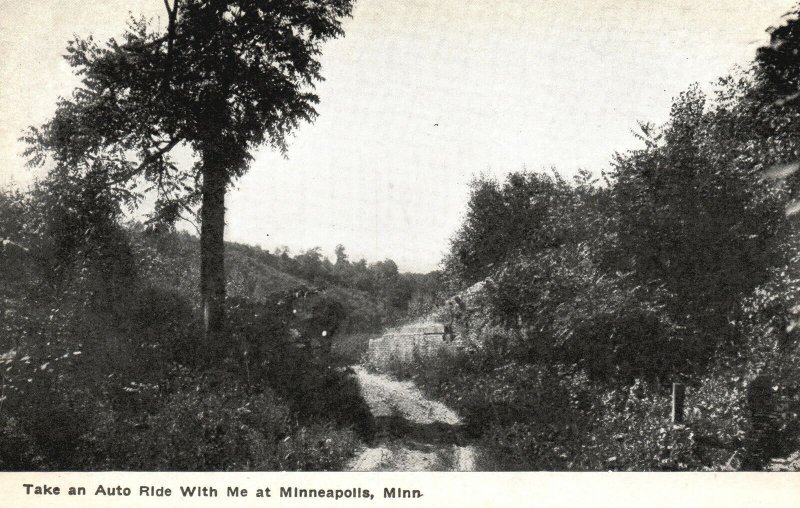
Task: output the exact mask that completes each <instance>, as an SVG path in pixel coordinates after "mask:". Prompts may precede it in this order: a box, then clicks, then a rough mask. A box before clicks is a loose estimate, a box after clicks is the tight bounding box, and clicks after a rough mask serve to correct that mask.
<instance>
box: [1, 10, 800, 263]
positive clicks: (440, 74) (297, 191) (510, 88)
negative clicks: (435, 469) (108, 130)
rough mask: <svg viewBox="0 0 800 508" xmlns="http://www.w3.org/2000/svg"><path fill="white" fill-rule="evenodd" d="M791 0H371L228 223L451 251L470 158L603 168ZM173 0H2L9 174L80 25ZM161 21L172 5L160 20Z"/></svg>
mask: <svg viewBox="0 0 800 508" xmlns="http://www.w3.org/2000/svg"><path fill="white" fill-rule="evenodd" d="M794 4H795V2H794V1H784V0H720V1H716V2H698V1H697V0H614V1H611V0H561V1H558V2H555V1H551V0H497V1H491V2H490V1H469V0H358V2H357V3H356V8H355V11H354V13H353V18H352V19H350V20H347V21H346V23H345V30H346V36H345V38H344V39H341V40H336V41H332V42H330V43H328V44H327V45H326V46H325V48H324V56H323V59H322V62H323V66H324V68H323V74H324V76H325V77H326V81H325V82H324V83H321V84H320V85H319V87H318V90H317V92H318V94H319V96H320V99H321V104H320V105H319V108H318V111H319V113H320V117H319V118H318V120H317V121H316V123H315V124H313V125H305V126H303V127H302V128H301V129H299V130H298V132H297V133H296V135H295V136H294V137H293V139H292V140H290V149H289V158H288V159H283V158H282V157H281V156H280V155H278V154H276V153H271V152H270V151H268V150H261V151H259V152H258V153H257V156H256V160H255V163H254V164H253V166H252V168H251V170H250V172H249V173H248V174H247V175H246V176H245V177H244V178H242V179H241V180H240V181H238V182H237V185H236V189H235V190H233V191H232V192H231V194H230V196H229V199H228V216H227V222H228V227H227V230H226V234H227V238H228V239H230V240H234V241H239V242H245V243H251V244H258V245H261V246H262V247H265V248H269V249H273V248H275V247H277V246H280V245H286V246H289V247H290V248H291V249H292V251H294V252H297V251H299V250H302V249H306V248H310V247H314V246H320V247H322V248H323V251H324V252H325V253H326V254H327V255H332V253H333V249H334V247H335V245H336V244H338V243H342V244H344V245H345V246H346V247H347V249H348V252H349V253H350V256H351V258H358V257H366V258H367V259H368V260H370V261H376V260H380V259H384V258H392V259H394V260H395V261H397V263H398V265H399V266H400V268H401V270H406V271H427V270H431V269H434V268H436V266H437V264H438V262H439V260H440V259H441V257H442V253H443V252H444V251H445V250H446V249H447V245H448V238H449V237H450V236H451V235H452V233H453V232H454V231H455V230H456V229H457V227H458V225H459V223H460V220H461V215H462V213H463V210H464V206H465V203H466V200H467V197H468V187H467V184H468V182H469V180H470V179H471V177H472V176H473V175H476V174H478V173H489V174H493V175H498V176H502V175H504V174H505V173H507V172H509V171H513V170H517V169H521V168H523V167H526V168H528V169H539V168H544V167H549V166H551V165H553V166H556V167H557V168H559V170H560V171H562V172H563V173H565V174H572V173H574V172H575V171H576V170H577V169H579V168H586V169H590V170H592V171H595V172H599V171H600V170H602V169H605V168H607V167H608V161H609V160H610V157H611V154H612V153H613V152H614V151H621V150H625V149H628V148H631V147H633V146H635V140H634V138H633V136H632V135H631V134H630V131H631V130H632V129H634V128H635V127H636V121H637V120H651V121H656V122H660V121H663V120H664V119H665V118H666V115H667V112H668V111H669V107H670V101H671V98H672V97H673V96H675V95H677V94H678V93H679V92H680V91H682V90H683V89H685V88H686V87H687V86H688V85H690V84H691V83H693V82H700V83H701V84H708V83H710V82H711V81H713V80H714V79H715V78H717V77H719V76H721V75H723V74H725V73H726V72H728V71H729V70H730V69H731V68H732V66H733V65H735V64H737V63H738V64H746V63H747V62H749V61H750V60H751V59H752V57H753V56H754V52H755V49H756V48H757V47H758V46H759V44H763V43H764V42H765V41H766V40H767V35H766V33H765V29H766V28H767V27H769V26H770V25H776V24H779V23H780V17H781V15H782V14H783V13H785V12H786V11H788V10H789V9H790V8H791V7H792V6H793V5H794ZM162 10H163V3H162V0H127V1H122V0H103V1H96V2H91V1H87V0H84V1H66V0H30V1H29V2H19V1H18V0H0V119H2V120H0V185H8V184H9V182H11V181H13V182H15V183H16V184H17V185H24V184H26V183H28V182H30V181H31V179H32V178H33V175H32V174H31V173H30V171H29V170H26V169H23V166H22V161H21V159H20V157H19V152H20V151H21V150H22V146H21V145H20V144H19V143H18V142H17V140H16V139H17V138H18V137H19V135H20V132H21V130H22V129H23V128H24V127H25V126H26V125H29V124H36V123H41V122H42V121H44V120H46V119H47V117H48V115H49V114H51V113H52V111H53V109H54V104H55V100H56V98H57V97H58V96H59V95H67V94H69V92H70V90H71V88H72V87H73V86H74V85H75V79H74V78H73V77H72V76H71V73H70V69H69V68H68V67H67V66H66V64H65V63H64V62H63V61H62V59H61V55H62V54H63V52H64V47H65V46H66V42H67V40H68V39H69V38H70V37H71V35H72V34H73V33H77V34H80V35H86V34H89V33H93V34H94V35H95V36H96V37H99V38H106V37H108V36H111V35H115V34H118V33H120V32H121V30H122V28H123V27H124V23H125V19H126V18H127V12H128V11H133V12H134V13H146V14H149V15H153V16H158V15H162V17H163V14H162ZM156 22H158V21H156Z"/></svg>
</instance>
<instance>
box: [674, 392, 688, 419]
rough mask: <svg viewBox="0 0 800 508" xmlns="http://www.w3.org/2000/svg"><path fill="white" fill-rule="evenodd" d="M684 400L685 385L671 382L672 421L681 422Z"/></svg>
mask: <svg viewBox="0 0 800 508" xmlns="http://www.w3.org/2000/svg"><path fill="white" fill-rule="evenodd" d="M685 400H686V386H684V384H683V383H672V423H683V406H684V402H685Z"/></svg>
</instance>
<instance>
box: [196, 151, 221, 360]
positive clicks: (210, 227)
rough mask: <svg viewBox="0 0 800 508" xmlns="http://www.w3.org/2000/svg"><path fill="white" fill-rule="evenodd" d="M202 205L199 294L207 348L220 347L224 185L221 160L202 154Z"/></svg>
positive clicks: (211, 155)
mask: <svg viewBox="0 0 800 508" xmlns="http://www.w3.org/2000/svg"><path fill="white" fill-rule="evenodd" d="M202 157H203V161H202V164H203V204H202V209H201V212H200V219H201V222H202V224H201V230H200V295H201V298H202V308H203V330H204V334H205V338H206V345H207V346H211V347H212V348H216V347H217V346H219V344H218V340H219V335H220V334H221V332H222V331H223V330H224V328H225V242H224V232H225V186H226V183H227V172H226V169H227V168H226V167H225V163H224V158H223V157H220V156H219V155H218V154H215V153H213V152H212V151H210V150H209V151H204V152H203V154H202Z"/></svg>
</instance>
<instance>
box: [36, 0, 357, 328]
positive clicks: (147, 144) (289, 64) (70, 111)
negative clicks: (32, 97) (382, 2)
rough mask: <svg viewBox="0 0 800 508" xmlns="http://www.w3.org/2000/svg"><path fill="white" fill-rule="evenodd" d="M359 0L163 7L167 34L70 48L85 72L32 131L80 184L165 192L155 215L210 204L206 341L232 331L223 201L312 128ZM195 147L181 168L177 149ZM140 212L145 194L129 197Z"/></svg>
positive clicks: (131, 27)
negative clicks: (325, 74) (190, 162)
mask: <svg viewBox="0 0 800 508" xmlns="http://www.w3.org/2000/svg"><path fill="white" fill-rule="evenodd" d="M352 3H353V0H172V3H170V1H169V0H164V7H165V9H166V13H167V16H166V18H167V24H166V29H165V30H160V29H158V28H155V27H154V26H153V24H152V22H151V21H149V20H147V19H144V18H138V19H135V18H132V19H131V20H130V22H129V24H128V28H127V30H126V32H125V33H124V35H123V38H122V40H121V41H118V40H116V39H111V40H109V41H108V42H107V43H106V44H104V45H100V44H98V43H96V42H95V41H94V40H93V39H92V37H91V36H90V37H88V38H85V39H84V38H76V39H75V40H73V41H71V42H70V44H69V46H68V49H67V55H66V59H67V61H68V62H69V63H70V65H71V66H72V67H74V68H75V69H76V72H77V74H78V75H80V76H83V82H82V85H81V86H80V87H78V88H77V89H76V90H75V91H74V92H73V94H72V96H71V97H70V98H68V99H61V100H60V101H59V103H58V105H57V109H56V112H55V115H54V116H53V118H52V119H51V120H50V121H49V122H47V123H46V124H45V125H43V126H42V127H39V128H31V129H30V130H29V132H28V134H27V135H26V140H27V141H28V143H29V149H28V152H27V153H28V156H29V157H30V162H31V164H43V163H44V162H45V160H47V159H48V158H49V159H51V160H52V161H53V162H54V167H53V170H52V171H53V172H54V173H57V174H61V175H63V176H64V177H67V178H76V177H77V178H80V177H81V176H82V175H84V174H86V173H88V172H89V171H93V170H96V168H97V167H98V165H102V167H103V170H104V171H105V172H107V174H108V180H107V181H108V182H109V185H110V186H112V187H116V188H122V189H127V190H130V189H137V190H143V189H144V187H143V186H142V184H146V185H147V187H148V188H149V189H154V190H155V191H156V192H157V193H158V199H157V202H156V209H155V213H154V219H156V220H160V221H165V222H167V223H173V222H174V221H175V220H176V219H177V218H178V217H180V215H181V213H183V212H185V211H190V210H191V208H192V205H196V204H197V203H201V209H200V220H201V222H202V227H201V281H200V289H201V295H202V308H203V314H204V322H205V330H206V336H207V338H208V337H213V336H214V335H215V334H216V333H217V332H219V331H220V330H221V329H222V328H223V326H224V317H225V315H224V299H225V271H224V243H223V233H224V226H225V194H226V188H227V186H228V185H229V184H230V183H231V181H233V180H234V179H235V178H237V177H239V176H241V175H242V174H243V173H244V172H245V171H246V170H247V168H248V165H249V162H250V161H251V155H250V154H251V151H252V150H253V149H254V148H255V147H256V146H258V145H261V144H263V143H268V144H270V145H271V146H272V147H274V148H276V149H278V150H280V151H281V152H283V153H285V151H286V143H285V139H286V136H287V135H288V134H289V133H290V132H292V131H293V130H294V129H295V128H296V127H297V126H298V125H299V124H300V123H301V122H303V121H313V119H314V118H315V117H316V114H317V113H316V111H315V109H314V106H315V104H317V103H318V97H317V96H316V95H315V94H314V92H313V88H314V84H315V83H316V82H317V81H319V80H321V79H322V76H321V74H320V63H319V60H318V57H319V55H320V45H321V43H322V42H324V41H326V40H328V39H331V38H335V37H339V36H341V35H343V31H342V27H341V20H342V19H343V18H345V17H347V16H349V15H350V13H351V10H352ZM180 147H185V148H188V149H189V150H191V152H192V153H193V154H194V160H195V164H194V166H193V167H191V168H187V167H179V165H178V164H177V163H176V162H175V157H174V155H173V154H174V152H176V149H179V148H180ZM127 195H128V196H130V198H129V204H130V205H131V206H133V205H135V204H136V203H138V201H139V200H140V199H141V193H139V192H137V193H131V194H127Z"/></svg>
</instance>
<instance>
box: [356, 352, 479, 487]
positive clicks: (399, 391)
mask: <svg viewBox="0 0 800 508" xmlns="http://www.w3.org/2000/svg"><path fill="white" fill-rule="evenodd" d="M353 370H354V371H355V375H356V378H357V379H358V382H359V385H360V386H361V393H362V395H363V396H364V399H365V400H366V402H367V404H368V405H369V408H370V412H371V413H372V416H373V417H374V418H375V425H376V428H377V433H376V438H375V440H374V442H373V443H371V444H370V445H369V446H368V447H366V448H365V449H363V450H362V451H361V453H360V454H359V455H357V456H356V457H355V458H354V459H353V460H352V461H351V463H350V465H349V469H350V470H351V471H474V470H475V459H476V451H475V448H474V447H472V446H469V445H467V444H466V443H465V440H464V438H463V435H462V427H463V422H462V420H461V418H460V417H459V416H458V415H457V414H456V413H455V412H454V411H453V410H452V409H450V408H448V407H447V406H445V405H444V404H442V403H440V402H436V401H433V400H430V399H428V398H427V397H425V395H424V394H423V393H422V392H421V391H420V390H419V388H417V387H416V386H415V385H414V383H413V382H411V381H396V380H394V379H391V378H389V377H387V376H383V375H379V374H372V373H369V372H367V371H366V370H365V369H364V368H363V367H354V368H353Z"/></svg>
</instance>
